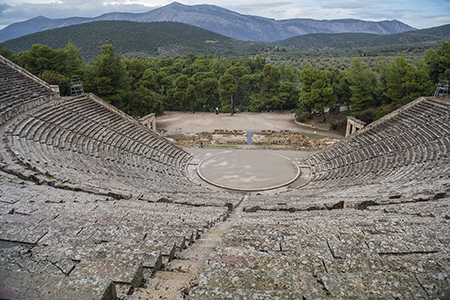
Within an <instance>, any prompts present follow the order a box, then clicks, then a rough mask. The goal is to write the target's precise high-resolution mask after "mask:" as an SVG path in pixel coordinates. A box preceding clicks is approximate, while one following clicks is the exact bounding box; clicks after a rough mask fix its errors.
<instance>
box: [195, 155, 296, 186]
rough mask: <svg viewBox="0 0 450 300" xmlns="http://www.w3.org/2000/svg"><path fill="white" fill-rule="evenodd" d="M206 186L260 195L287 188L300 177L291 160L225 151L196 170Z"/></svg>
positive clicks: (204, 162)
mask: <svg viewBox="0 0 450 300" xmlns="http://www.w3.org/2000/svg"><path fill="white" fill-rule="evenodd" d="M197 173H198V175H199V176H200V178H202V179H203V180H205V181H206V182H208V183H210V184H212V185H215V186H218V187H221V188H226V189H232V190H240V191H261V190H269V189H275V188H279V187H282V186H286V185H288V184H290V183H292V182H294V181H295V180H297V178H298V177H299V176H300V173H301V172H300V168H299V167H298V166H297V164H296V163H295V162H294V161H292V160H291V159H290V158H288V157H286V156H283V155H280V154H277V153H273V152H269V151H224V152H220V153H216V154H214V155H211V156H208V157H206V158H205V159H203V160H202V161H201V162H200V163H199V164H198V167H197Z"/></svg>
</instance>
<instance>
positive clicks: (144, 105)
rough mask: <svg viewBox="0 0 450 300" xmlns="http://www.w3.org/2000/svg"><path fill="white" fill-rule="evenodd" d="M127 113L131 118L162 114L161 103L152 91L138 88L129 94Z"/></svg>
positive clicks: (141, 87)
mask: <svg viewBox="0 0 450 300" xmlns="http://www.w3.org/2000/svg"><path fill="white" fill-rule="evenodd" d="M127 112H128V114H130V115H132V116H145V115H148V114H150V113H156V114H161V113H162V112H163V111H162V102H161V100H159V99H158V98H157V97H156V96H155V95H154V93H153V92H152V91H150V90H149V89H147V88H145V87H143V86H140V87H138V88H137V89H136V90H134V91H133V92H132V93H131V95H130V100H129V102H128V109H127Z"/></svg>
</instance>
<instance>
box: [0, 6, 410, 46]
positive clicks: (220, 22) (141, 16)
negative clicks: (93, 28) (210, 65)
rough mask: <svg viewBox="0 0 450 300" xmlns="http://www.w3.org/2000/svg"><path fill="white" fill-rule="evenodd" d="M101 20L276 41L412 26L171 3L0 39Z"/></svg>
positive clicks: (33, 22) (58, 22) (31, 24)
mask: <svg viewBox="0 0 450 300" xmlns="http://www.w3.org/2000/svg"><path fill="white" fill-rule="evenodd" d="M101 20H125V21H135V22H160V21H172V22H179V23H184V24H189V25H193V26H197V27H200V28H203V29H206V30H209V31H212V32H216V33H219V34H222V35H225V36H228V37H231V38H234V39H238V40H243V41H265V42H268V41H276V40H283V39H287V38H290V37H293V36H297V35H304V34H311V33H343V32H352V33H355V32H363V33H373V34H392V33H397V32H404V31H409V30H413V29H414V28H412V27H410V26H408V25H406V24H404V23H402V22H399V21H396V20H393V21H381V22H370V21H362V20H354V19H343V20H312V19H288V20H274V19H269V18H263V17H258V16H250V15H242V14H239V13H237V12H234V11H231V10H228V9H225V8H222V7H219V6H215V5H206V4H203V5H192V6H191V5H184V4H181V3H177V2H173V3H171V4H169V5H166V6H163V7H160V8H157V9H153V10H150V11H148V12H145V13H136V14H135V13H120V12H117V13H109V14H104V15H101V16H98V17H95V18H79V17H73V18H64V19H48V18H45V17H42V16H40V17H36V18H33V19H30V20H27V21H24V22H18V23H14V24H10V25H9V26H7V27H5V28H4V29H2V30H0V42H1V41H6V40H9V39H13V38H17V37H20V36H24V35H27V34H31V33H35V32H41V31H45V30H48V29H54V28H59V27H63V26H69V25H75V24H81V23H86V22H93V21H101Z"/></svg>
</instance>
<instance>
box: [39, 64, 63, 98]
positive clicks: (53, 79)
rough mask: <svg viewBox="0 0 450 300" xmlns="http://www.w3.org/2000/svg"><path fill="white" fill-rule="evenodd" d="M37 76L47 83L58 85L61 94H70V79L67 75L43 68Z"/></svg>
mask: <svg viewBox="0 0 450 300" xmlns="http://www.w3.org/2000/svg"><path fill="white" fill-rule="evenodd" d="M39 78H41V79H42V80H44V81H45V82H47V83H49V84H52V85H58V86H59V91H60V93H61V94H63V95H70V79H69V78H68V77H66V76H64V75H61V74H59V73H58V72H56V71H53V70H45V71H44V72H42V73H41V74H39Z"/></svg>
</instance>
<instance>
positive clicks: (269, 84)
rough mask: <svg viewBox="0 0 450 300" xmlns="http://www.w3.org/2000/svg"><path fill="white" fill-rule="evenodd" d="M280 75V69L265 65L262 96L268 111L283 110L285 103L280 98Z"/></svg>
mask: <svg viewBox="0 0 450 300" xmlns="http://www.w3.org/2000/svg"><path fill="white" fill-rule="evenodd" d="M279 88H280V74H279V72H278V68H276V67H274V66H272V65H265V66H264V70H263V73H262V81H261V96H262V98H263V102H264V104H265V105H266V107H267V108H268V109H277V108H281V107H282V105H283V103H282V101H281V99H280V98H279V95H278V94H279Z"/></svg>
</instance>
